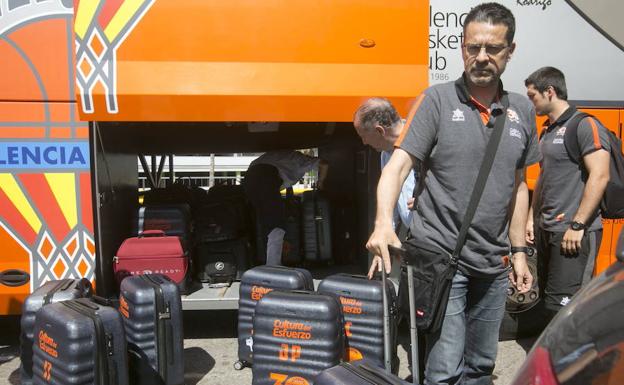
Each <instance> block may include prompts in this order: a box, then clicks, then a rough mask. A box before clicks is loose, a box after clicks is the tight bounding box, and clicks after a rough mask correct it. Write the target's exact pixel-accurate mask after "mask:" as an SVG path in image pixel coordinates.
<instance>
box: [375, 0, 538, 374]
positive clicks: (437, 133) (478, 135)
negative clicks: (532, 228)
mask: <svg viewBox="0 0 624 385" xmlns="http://www.w3.org/2000/svg"><path fill="white" fill-rule="evenodd" d="M514 32H515V20H514V17H513V15H512V14H511V12H510V11H509V10H508V9H507V8H505V7H504V6H502V5H500V4H497V3H485V4H481V5H478V6H476V7H474V8H473V9H472V10H471V11H470V12H469V13H468V15H467V16H466V18H465V23H464V42H463V44H462V56H463V60H464V74H463V75H462V76H461V77H460V78H459V79H457V81H455V82H449V83H445V84H441V85H436V86H433V87H430V88H428V89H427V90H426V91H425V92H424V93H423V94H422V95H420V96H419V97H418V98H417V99H416V102H415V105H414V107H413V108H412V111H411V112H410V114H409V116H408V118H407V123H406V125H405V127H406V129H405V130H404V131H403V133H402V135H401V136H400V137H399V139H398V140H397V142H396V144H395V146H398V148H396V149H395V150H394V153H393V154H392V157H391V158H390V162H389V163H388V164H387V165H386V167H385V168H384V169H383V171H382V174H381V178H380V180H379V184H378V187H377V203H378V205H377V217H376V221H375V229H374V232H373V234H372V235H371V237H370V239H369V241H368V243H367V248H368V249H369V250H370V251H371V253H373V254H374V255H375V258H374V259H373V263H372V265H371V270H370V271H369V275H372V273H373V272H374V271H375V269H379V268H380V266H379V265H380V263H384V264H385V267H386V270H387V271H390V267H391V266H390V258H389V254H388V245H394V246H400V244H401V243H400V241H399V239H398V238H397V237H396V235H395V234H394V231H393V229H392V209H393V207H394V204H395V202H396V198H397V196H398V193H399V190H400V187H401V185H402V183H403V181H404V180H405V178H406V177H407V175H408V174H409V173H410V172H411V170H412V169H415V168H416V167H417V165H418V164H422V165H423V169H424V172H423V173H422V174H421V175H420V177H421V178H422V179H423V181H422V182H421V183H422V184H423V186H421V187H422V189H420V188H419V189H418V190H419V194H418V196H417V199H416V202H415V207H414V211H413V212H412V224H411V233H412V236H413V237H414V238H416V239H417V240H418V241H420V242H421V243H428V244H431V245H432V246H434V247H437V248H439V249H442V250H445V251H447V252H448V253H449V254H450V253H452V251H453V249H454V248H455V243H456V241H457V236H458V234H459V229H460V227H461V223H462V221H463V217H464V214H465V212H466V209H467V206H468V201H469V199H470V194H471V191H472V188H473V186H474V185H475V181H476V178H477V174H478V171H479V166H480V164H481V162H482V160H483V154H484V153H485V148H486V145H487V141H488V139H489V137H490V135H491V133H492V131H493V130H492V129H493V127H494V122H495V121H496V120H497V119H505V120H504V126H503V133H502V137H501V141H500V144H499V147H498V151H497V153H496V156H495V159H494V164H493V167H492V171H491V173H490V176H489V179H488V181H487V184H486V186H485V189H484V192H483V195H482V197H481V200H480V203H479V205H478V207H477V211H476V214H475V216H474V219H473V221H472V222H471V225H470V230H469V231H468V235H467V238H466V243H465V244H464V247H463V248H462V250H461V253H460V255H459V268H458V270H457V272H456V274H455V276H454V278H453V283H452V286H451V292H450V296H449V301H448V303H447V307H446V313H445V315H444V321H443V323H442V328H441V330H439V331H438V332H436V333H432V334H428V335H426V339H427V344H426V345H427V346H426V350H427V357H426V367H425V384H456V383H458V382H459V381H462V383H464V384H485V383H491V381H492V379H491V375H492V371H493V369H494V362H495V360H496V352H497V345H498V329H499V327H500V323H501V320H502V317H503V314H504V311H505V301H506V297H507V287H508V282H509V280H508V278H507V277H508V274H509V276H510V277H511V278H512V282H513V284H514V285H515V286H516V288H517V289H518V290H519V291H520V292H526V291H528V290H529V289H530V288H531V285H532V280H533V278H532V276H531V273H530V272H529V270H528V267H527V262H526V241H525V237H524V230H525V227H526V219H527V213H528V188H527V186H526V183H525V180H524V169H525V167H526V166H528V165H530V164H532V163H536V162H537V161H538V156H539V154H538V150H537V134H536V129H535V113H534V111H533V108H532V106H531V104H530V103H529V101H528V100H527V99H526V98H524V97H522V96H521V95H518V94H511V93H509V94H508V99H509V108H508V109H507V111H506V113H505V114H503V111H504V107H503V106H502V104H501V102H500V100H501V97H502V96H503V95H504V94H506V91H504V90H503V87H502V82H501V81H500V75H501V74H502V73H503V71H504V70H505V67H506V65H507V62H508V61H509V60H510V59H511V56H512V54H513V51H514V49H515V43H514V42H513V36H514ZM510 246H512V256H511V259H512V260H513V269H512V271H511V272H510V266H509V265H510V258H509V247H510ZM380 257H381V258H380ZM381 259H383V262H381ZM510 273H511V274H510Z"/></svg>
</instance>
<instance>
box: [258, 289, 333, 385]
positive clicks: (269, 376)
mask: <svg viewBox="0 0 624 385" xmlns="http://www.w3.org/2000/svg"><path fill="white" fill-rule="evenodd" d="M342 322H343V320H342V310H341V307H340V303H339V302H338V299H337V298H336V297H335V296H333V295H328V294H321V293H315V292H309V291H280V290H275V291H272V292H270V293H268V294H267V295H265V296H264V297H262V299H261V300H260V301H259V302H258V305H257V306H256V312H255V315H254V323H253V325H254V336H253V340H254V344H253V347H254V363H253V367H252V375H253V380H252V384H253V385H275V384H276V383H281V384H302V385H303V384H312V383H313V380H314V377H316V376H317V375H318V374H319V373H320V372H321V371H323V370H324V369H328V368H331V367H332V366H335V365H337V364H339V363H340V361H341V360H342V358H343V356H344V330H343V327H342Z"/></svg>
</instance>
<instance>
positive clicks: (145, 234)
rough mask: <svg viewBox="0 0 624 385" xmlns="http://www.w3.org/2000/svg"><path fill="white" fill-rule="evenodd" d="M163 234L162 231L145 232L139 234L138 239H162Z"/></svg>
mask: <svg viewBox="0 0 624 385" xmlns="http://www.w3.org/2000/svg"><path fill="white" fill-rule="evenodd" d="M164 236H165V232H164V231H162V230H145V231H143V232H142V233H141V234H139V236H138V237H139V238H148V237H164Z"/></svg>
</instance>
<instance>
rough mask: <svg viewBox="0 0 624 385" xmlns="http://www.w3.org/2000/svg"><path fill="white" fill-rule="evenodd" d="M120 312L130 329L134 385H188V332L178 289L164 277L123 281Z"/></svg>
mask: <svg viewBox="0 0 624 385" xmlns="http://www.w3.org/2000/svg"><path fill="white" fill-rule="evenodd" d="M119 312H120V313H121V315H122V317H123V321H124V326H125V329H126V341H127V343H128V358H129V366H130V381H131V383H132V384H133V385H148V384H149V385H151V384H160V385H180V384H183V383H184V359H183V357H184V333H183V331H182V330H183V328H182V303H181V300H180V292H179V291H178V287H177V286H176V284H175V283H174V282H172V281H171V280H170V279H169V278H167V277H166V276H164V275H160V274H149V275H137V276H132V277H127V278H125V279H124V280H123V281H122V282H121V288H120V297H119Z"/></svg>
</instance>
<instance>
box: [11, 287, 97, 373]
mask: <svg viewBox="0 0 624 385" xmlns="http://www.w3.org/2000/svg"><path fill="white" fill-rule="evenodd" d="M92 293H93V289H92V287H91V282H89V280H87V279H86V278H82V279H62V280H58V281H48V282H46V283H44V284H43V285H42V286H41V287H39V288H38V289H37V290H35V291H34V292H33V293H32V294H30V295H29V296H28V297H27V298H26V300H25V301H24V305H23V306H22V318H21V320H20V328H21V332H20V350H21V353H20V361H21V366H20V377H21V383H22V384H23V385H29V384H32V381H33V380H32V376H33V372H32V354H33V341H34V334H33V329H34V326H35V315H36V313H37V311H39V309H41V308H42V307H44V306H46V305H49V304H51V303H56V302H60V301H67V300H70V299H77V298H83V297H90V296H91V295H92Z"/></svg>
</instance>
